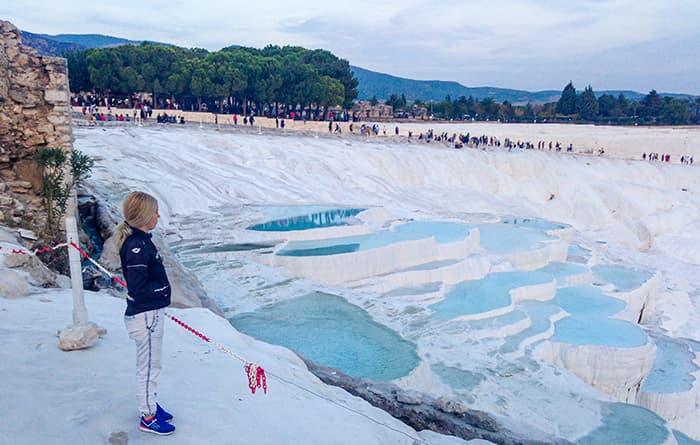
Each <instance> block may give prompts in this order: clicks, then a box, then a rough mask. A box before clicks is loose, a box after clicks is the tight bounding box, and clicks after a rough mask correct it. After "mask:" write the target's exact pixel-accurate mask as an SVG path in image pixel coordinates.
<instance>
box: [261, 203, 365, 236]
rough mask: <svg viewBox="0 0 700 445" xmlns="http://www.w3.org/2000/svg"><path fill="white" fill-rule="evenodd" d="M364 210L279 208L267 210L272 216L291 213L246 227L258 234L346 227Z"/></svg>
mask: <svg viewBox="0 0 700 445" xmlns="http://www.w3.org/2000/svg"><path fill="white" fill-rule="evenodd" d="M363 210H365V209H362V208H324V207H280V208H273V209H268V212H270V213H272V214H280V213H281V214H285V213H292V215H290V216H285V217H283V218H278V219H274V220H272V221H267V222H264V223H261V224H255V225H253V226H250V227H248V230H255V231H259V232H289V231H292V230H309V229H319V228H323V227H334V226H345V225H348V222H347V220H348V218H351V217H353V216H355V215H357V214H358V213H360V212H362V211H363Z"/></svg>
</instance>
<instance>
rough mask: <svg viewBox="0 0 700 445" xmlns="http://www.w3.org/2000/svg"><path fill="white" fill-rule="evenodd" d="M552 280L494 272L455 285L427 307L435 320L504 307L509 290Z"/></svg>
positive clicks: (543, 276)
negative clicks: (436, 301)
mask: <svg viewBox="0 0 700 445" xmlns="http://www.w3.org/2000/svg"><path fill="white" fill-rule="evenodd" d="M551 281H552V275H550V274H546V273H542V272H537V271H534V272H523V271H513V272H497V273H492V274H489V275H487V276H486V277H484V278H482V279H480V280H473V281H463V282H461V283H458V284H456V285H455V286H453V287H452V289H450V290H449V291H448V292H447V294H446V295H445V299H444V300H442V301H440V302H438V303H435V304H433V305H431V306H429V307H430V308H431V309H432V310H433V311H434V314H435V316H436V317H437V318H440V319H451V318H456V317H460V316H463V315H474V314H480V313H483V312H489V311H493V310H496V309H500V308H504V307H507V306H509V305H510V304H511V297H510V293H509V292H510V290H511V289H514V288H517V287H523V286H532V285H538V284H545V283H548V282H551Z"/></svg>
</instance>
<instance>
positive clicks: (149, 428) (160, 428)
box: [139, 416, 175, 436]
mask: <svg viewBox="0 0 700 445" xmlns="http://www.w3.org/2000/svg"><path fill="white" fill-rule="evenodd" d="M139 429H140V430H141V431H143V432H144V433H153V434H158V435H159V436H167V435H168V434H172V433H174V432H175V427H174V426H173V425H171V424H169V423H168V422H166V421H164V420H163V419H159V418H158V416H153V419H151V420H150V421H146V418H145V417H144V416H141V423H140V424H139Z"/></svg>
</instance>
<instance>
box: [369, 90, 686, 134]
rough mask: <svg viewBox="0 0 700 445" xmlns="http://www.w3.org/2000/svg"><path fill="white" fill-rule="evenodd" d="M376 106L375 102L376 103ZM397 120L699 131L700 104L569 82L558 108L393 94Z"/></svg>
mask: <svg viewBox="0 0 700 445" xmlns="http://www.w3.org/2000/svg"><path fill="white" fill-rule="evenodd" d="M372 102H376V98H373V99H372ZM385 103H386V104H387V105H391V106H392V107H394V110H395V115H399V116H407V115H408V116H410V115H413V116H417V115H418V114H420V113H421V112H422V110H425V112H427V114H429V115H432V116H433V117H435V118H442V119H454V120H472V119H473V120H479V121H486V120H493V121H495V120H500V121H501V122H523V123H527V122H581V123H586V122H588V123H601V124H619V125H635V124H638V125H694V124H700V98H698V97H695V98H692V97H687V98H680V97H671V96H661V95H659V94H658V93H657V92H656V91H655V90H652V91H650V92H649V94H647V95H646V96H644V98H642V99H640V100H636V101H635V100H630V99H627V98H626V97H625V96H624V95H623V94H622V93H620V94H619V95H618V96H617V97H615V96H613V95H610V94H603V95H600V96H597V95H596V94H595V92H594V91H593V88H592V87H591V86H590V85H589V86H588V87H586V88H585V89H584V90H583V92H581V93H578V92H577V91H576V88H575V87H574V85H573V84H572V83H571V82H569V83H568V84H567V85H566V86H565V87H564V89H563V91H562V94H561V97H560V98H559V100H558V101H557V102H551V103H545V104H530V103H528V104H526V105H513V104H511V103H510V102H508V101H504V102H503V103H498V102H496V101H495V100H493V99H491V98H484V99H475V98H474V97H472V96H469V97H468V98H467V97H464V96H462V97H460V98H458V99H454V100H453V99H452V98H451V97H450V96H449V95H448V96H447V97H446V98H445V100H443V101H439V102H427V103H426V102H421V101H416V102H414V103H413V104H411V105H409V104H408V103H407V101H406V96H405V95H403V94H401V95H398V94H392V95H391V96H389V98H388V99H387V100H386V102H385Z"/></svg>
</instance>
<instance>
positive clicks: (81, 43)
mask: <svg viewBox="0 0 700 445" xmlns="http://www.w3.org/2000/svg"><path fill="white" fill-rule="evenodd" d="M143 42H144V41H140V40H128V39H122V38H120V37H112V36H105V35H102V34H56V35H49V34H34V33H31V32H28V31H22V43H23V44H24V45H27V46H30V47H32V48H35V49H36V50H37V51H38V52H39V54H41V55H46V56H60V55H62V54H63V53H65V52H66V51H82V50H84V49H89V48H104V47H107V46H118V45H140V44H141V43H143ZM150 43H157V44H160V45H166V46H171V45H170V44H169V43H159V42H150Z"/></svg>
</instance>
